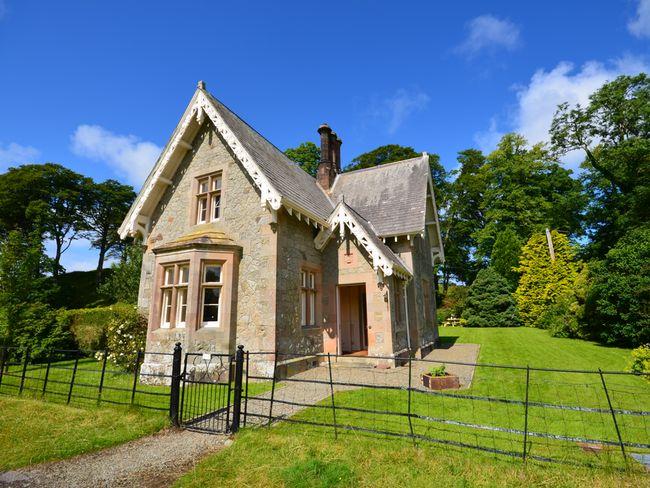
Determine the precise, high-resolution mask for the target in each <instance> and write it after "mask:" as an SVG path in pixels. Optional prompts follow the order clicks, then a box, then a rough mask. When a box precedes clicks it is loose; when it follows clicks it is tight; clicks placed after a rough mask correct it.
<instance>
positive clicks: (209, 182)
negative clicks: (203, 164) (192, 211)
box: [196, 172, 222, 224]
mask: <svg viewBox="0 0 650 488" xmlns="http://www.w3.org/2000/svg"><path fill="white" fill-rule="evenodd" d="M221 183H222V177H221V172H218V173H214V174H211V175H207V176H201V177H199V178H197V186H196V223H197V224H205V223H207V222H215V221H217V220H219V219H220V218H221Z"/></svg>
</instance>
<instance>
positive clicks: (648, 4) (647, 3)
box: [627, 0, 650, 37]
mask: <svg viewBox="0 0 650 488" xmlns="http://www.w3.org/2000/svg"><path fill="white" fill-rule="evenodd" d="M627 29H628V30H629V31H630V32H631V33H632V34H634V35H635V36H636V37H650V0H639V5H638V6H637V8H636V17H634V18H633V19H632V20H630V21H629V22H628V24H627Z"/></svg>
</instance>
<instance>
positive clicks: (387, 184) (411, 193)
mask: <svg viewBox="0 0 650 488" xmlns="http://www.w3.org/2000/svg"><path fill="white" fill-rule="evenodd" d="M428 175H429V157H428V155H426V154H424V155H422V156H420V157H417V158H413V159H406V160H404V161H398V162H395V163H388V164H383V165H381V166H374V167H372V168H366V169H360V170H357V171H350V172H348V173H341V174H339V175H338V176H337V178H336V181H335V182H334V186H333V187H332V198H333V199H335V200H337V199H338V198H340V197H341V196H344V197H345V202H346V203H347V204H348V205H349V206H350V207H352V208H353V209H354V210H355V211H357V212H358V213H359V214H360V215H361V216H362V217H363V218H364V219H366V220H368V221H370V222H371V223H372V225H373V227H374V228H375V229H376V231H377V234H378V235H379V236H380V237H387V236H396V235H404V234H417V233H420V232H422V231H423V230H424V228H425V218H426V199H427V182H428Z"/></svg>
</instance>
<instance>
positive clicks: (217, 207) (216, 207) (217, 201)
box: [212, 195, 221, 220]
mask: <svg viewBox="0 0 650 488" xmlns="http://www.w3.org/2000/svg"><path fill="white" fill-rule="evenodd" d="M220 211H221V195H214V196H213V197H212V220H216V219H218V218H219V212H220Z"/></svg>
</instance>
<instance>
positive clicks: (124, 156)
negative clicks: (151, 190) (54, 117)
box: [71, 125, 162, 186]
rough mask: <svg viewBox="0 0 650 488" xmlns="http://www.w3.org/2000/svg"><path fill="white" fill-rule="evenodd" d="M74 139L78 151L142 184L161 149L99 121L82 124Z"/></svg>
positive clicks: (131, 181)
mask: <svg viewBox="0 0 650 488" xmlns="http://www.w3.org/2000/svg"><path fill="white" fill-rule="evenodd" d="M71 139H72V151H73V152H74V153H75V154H77V155H79V156H84V157H88V158H91V159H94V160H97V161H103V162H105V163H107V164H108V165H109V166H111V167H112V168H113V169H114V170H115V171H116V172H117V173H118V174H120V175H121V176H124V177H125V178H126V179H127V180H128V182H129V183H131V184H133V185H135V186H140V185H141V184H142V182H143V181H144V180H145V178H146V177H147V175H148V174H149V172H150V171H151V169H152V168H153V165H154V163H155V162H156V159H158V156H159V155H160V152H161V151H162V149H161V148H160V147H158V146H157V145H156V144H154V143H153V142H148V141H142V140H140V138H138V137H136V136H133V135H126V136H125V135H119V134H114V133H112V132H110V131H108V130H106V129H104V128H103V127H100V126H98V125H80V126H79V127H77V129H76V130H75V132H74V134H72V138H71Z"/></svg>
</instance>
